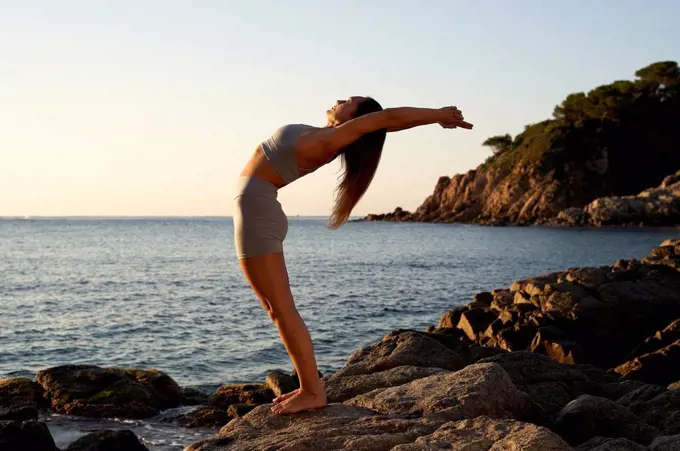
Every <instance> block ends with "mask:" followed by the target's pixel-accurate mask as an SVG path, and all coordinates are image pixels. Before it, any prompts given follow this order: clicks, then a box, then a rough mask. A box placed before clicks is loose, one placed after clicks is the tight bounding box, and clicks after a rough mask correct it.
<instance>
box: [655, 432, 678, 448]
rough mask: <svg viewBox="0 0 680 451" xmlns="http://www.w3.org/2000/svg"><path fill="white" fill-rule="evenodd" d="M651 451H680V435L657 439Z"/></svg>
mask: <svg viewBox="0 0 680 451" xmlns="http://www.w3.org/2000/svg"><path fill="white" fill-rule="evenodd" d="M649 451H680V435H672V436H665V437H657V438H655V439H654V441H653V442H652V443H651V444H650V445H649Z"/></svg>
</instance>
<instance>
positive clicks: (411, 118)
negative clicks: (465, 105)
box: [305, 106, 472, 154]
mask: <svg viewBox="0 0 680 451" xmlns="http://www.w3.org/2000/svg"><path fill="white" fill-rule="evenodd" d="M428 124H440V125H441V126H442V127H444V128H458V127H460V128H466V129H471V128H472V124H470V123H468V122H465V121H464V120H463V115H462V114H461V112H460V110H458V108H456V107H453V106H450V107H444V108H417V107H396V108H385V109H384V110H382V111H378V112H375V113H369V114H365V115H363V116H360V117H358V118H355V119H352V120H349V121H347V122H345V123H343V124H341V125H339V126H337V127H332V128H327V129H324V130H320V131H318V132H316V133H313V134H310V135H308V136H309V137H308V138H305V141H307V145H310V146H313V147H317V148H318V149H319V150H320V151H323V152H324V153H329V154H335V153H336V152H338V151H339V150H340V149H342V148H344V147H346V146H347V145H349V144H351V143H353V142H354V141H356V140H357V139H359V138H360V137H361V136H362V135H365V134H367V133H371V132H374V131H377V130H383V129H384V130H387V131H397V130H406V129H408V128H413V127H418V126H422V125H428Z"/></svg>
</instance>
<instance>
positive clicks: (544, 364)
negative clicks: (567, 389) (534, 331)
mask: <svg viewBox="0 0 680 451" xmlns="http://www.w3.org/2000/svg"><path fill="white" fill-rule="evenodd" d="M479 363H495V364H498V365H500V366H501V367H502V368H503V369H504V370H505V371H506V372H507V373H508V375H509V376H510V379H511V380H512V382H513V383H514V384H516V385H518V386H525V385H531V384H537V383H541V382H565V383H567V385H573V384H586V383H588V382H589V380H588V378H587V377H586V376H585V375H584V374H583V373H582V372H580V371H578V370H576V369H574V368H572V367H570V366H569V365H563V364H560V363H558V362H555V361H553V360H551V359H550V358H549V357H547V356H544V355H541V354H536V353H532V352H528V351H515V352H509V353H506V354H498V355H495V356H493V357H488V358H486V359H482V360H480V361H479Z"/></svg>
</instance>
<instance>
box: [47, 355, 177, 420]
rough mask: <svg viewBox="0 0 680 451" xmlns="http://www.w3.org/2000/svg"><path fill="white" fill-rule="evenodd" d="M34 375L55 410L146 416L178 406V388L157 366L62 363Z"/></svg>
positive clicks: (90, 413)
mask: <svg viewBox="0 0 680 451" xmlns="http://www.w3.org/2000/svg"><path fill="white" fill-rule="evenodd" d="M36 379H37V381H38V383H39V384H40V385H41V386H42V387H43V389H44V390H45V392H46V394H47V396H48V397H49V398H50V399H51V401H52V409H53V410H54V411H55V412H58V413H65V414H70V415H79V416H87V417H122V418H148V417H151V416H153V415H156V414H157V413H159V412H160V411H161V410H162V409H167V408H171V407H177V406H178V405H179V403H180V402H181V400H182V390H181V388H180V387H179V386H178V385H177V384H176V383H175V382H174V381H173V380H172V379H171V378H170V377H169V376H167V375H165V374H164V373H162V372H160V371H156V370H148V371H145V370H135V369H121V368H101V367H98V366H93V365H63V366H58V367H54V368H49V369H46V370H43V371H40V372H38V374H37V376H36Z"/></svg>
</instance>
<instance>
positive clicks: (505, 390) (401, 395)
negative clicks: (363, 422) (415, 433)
mask: <svg viewBox="0 0 680 451" xmlns="http://www.w3.org/2000/svg"><path fill="white" fill-rule="evenodd" d="M345 404H348V405H353V406H359V407H365V408H368V409H371V410H374V411H376V412H380V413H386V414H387V413H392V414H408V415H428V414H435V413H436V414H438V415H439V416H441V417H443V418H446V419H448V420H457V419H463V418H474V417H477V416H480V415H486V416H489V417H492V418H517V419H533V420H538V418H539V417H540V415H541V413H540V411H539V407H538V406H537V405H536V404H534V403H533V401H532V400H531V399H530V398H529V396H528V395H527V394H526V393H524V392H522V391H520V390H518V389H517V387H516V386H515V385H514V384H513V383H512V381H511V380H510V377H509V376H508V374H507V373H506V372H505V370H503V368H502V367H501V366H500V365H496V364H493V363H476V364H474V365H470V366H468V367H466V368H464V369H462V370H460V371H456V372H445V373H440V374H434V375H432V376H428V377H424V378H421V379H417V380H415V381H412V382H409V383H407V384H403V385H399V386H397V387H391V388H384V389H376V390H373V391H370V392H368V393H365V394H363V395H359V396H357V397H355V398H352V399H350V400H349V401H345Z"/></svg>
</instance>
